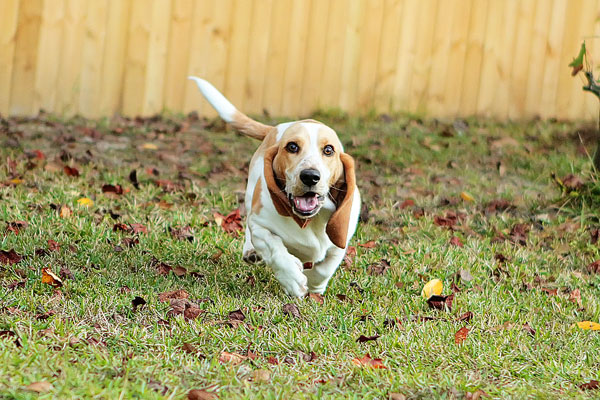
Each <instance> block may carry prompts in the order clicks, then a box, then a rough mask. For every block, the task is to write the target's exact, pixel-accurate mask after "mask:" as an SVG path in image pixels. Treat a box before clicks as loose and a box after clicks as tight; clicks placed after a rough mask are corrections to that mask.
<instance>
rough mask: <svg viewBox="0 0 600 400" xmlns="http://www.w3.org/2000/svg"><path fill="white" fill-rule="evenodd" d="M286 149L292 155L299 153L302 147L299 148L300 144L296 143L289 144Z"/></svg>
mask: <svg viewBox="0 0 600 400" xmlns="http://www.w3.org/2000/svg"><path fill="white" fill-rule="evenodd" d="M285 149H286V150H287V151H288V152H290V153H297V152H298V150H300V147H298V144H297V143H296V142H289V143H288V144H287V145H286V146H285Z"/></svg>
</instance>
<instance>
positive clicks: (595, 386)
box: [579, 379, 600, 390]
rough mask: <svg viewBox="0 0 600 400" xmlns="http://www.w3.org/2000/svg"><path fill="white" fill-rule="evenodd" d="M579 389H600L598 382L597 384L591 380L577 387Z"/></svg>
mask: <svg viewBox="0 0 600 400" xmlns="http://www.w3.org/2000/svg"><path fill="white" fill-rule="evenodd" d="M579 389H581V390H598V389H600V382H598V381H597V380H595V379H592V380H591V381H589V382H587V383H584V384H581V385H579Z"/></svg>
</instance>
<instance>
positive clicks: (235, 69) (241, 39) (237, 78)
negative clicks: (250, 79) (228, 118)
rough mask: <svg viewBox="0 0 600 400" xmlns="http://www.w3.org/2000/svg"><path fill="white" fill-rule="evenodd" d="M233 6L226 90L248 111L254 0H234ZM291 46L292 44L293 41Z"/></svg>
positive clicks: (234, 101) (236, 103) (233, 100)
mask: <svg viewBox="0 0 600 400" xmlns="http://www.w3.org/2000/svg"><path fill="white" fill-rule="evenodd" d="M232 7H233V9H232V14H231V15H232V16H231V30H230V32H231V36H230V40H229V54H228V55H227V60H228V62H227V69H226V72H225V92H226V93H227V96H228V98H229V100H230V101H231V102H232V103H233V104H234V105H235V106H236V107H237V108H238V109H239V110H242V112H246V108H245V100H246V96H245V90H246V87H245V84H246V66H247V63H248V37H249V35H250V18H248V16H249V15H251V14H252V2H251V1H249V0H234V3H233V6H232ZM290 23H291V21H290ZM289 46H291V43H290V44H289Z"/></svg>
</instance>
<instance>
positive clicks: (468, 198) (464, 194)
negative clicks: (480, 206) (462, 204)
mask: <svg viewBox="0 0 600 400" xmlns="http://www.w3.org/2000/svg"><path fill="white" fill-rule="evenodd" d="M460 197H462V199H463V200H464V201H468V202H472V201H475V199H474V198H473V196H471V195H470V194H469V193H467V192H460Z"/></svg>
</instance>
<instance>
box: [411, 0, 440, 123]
mask: <svg viewBox="0 0 600 400" xmlns="http://www.w3.org/2000/svg"><path fill="white" fill-rule="evenodd" d="M420 6H421V8H420V10H419V17H418V23H417V29H416V37H417V38H418V43H417V48H416V52H415V58H414V60H413V63H412V65H411V72H410V74H411V85H410V100H409V102H408V110H410V111H412V112H417V113H424V112H425V111H426V108H427V89H428V85H429V76H430V71H431V68H432V62H433V61H432V48H433V44H434V43H433V39H434V36H433V34H434V29H433V28H434V27H432V26H431V25H432V24H431V21H435V20H436V16H437V13H438V9H439V1H436V0H423V1H422V2H421V4H420Z"/></svg>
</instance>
